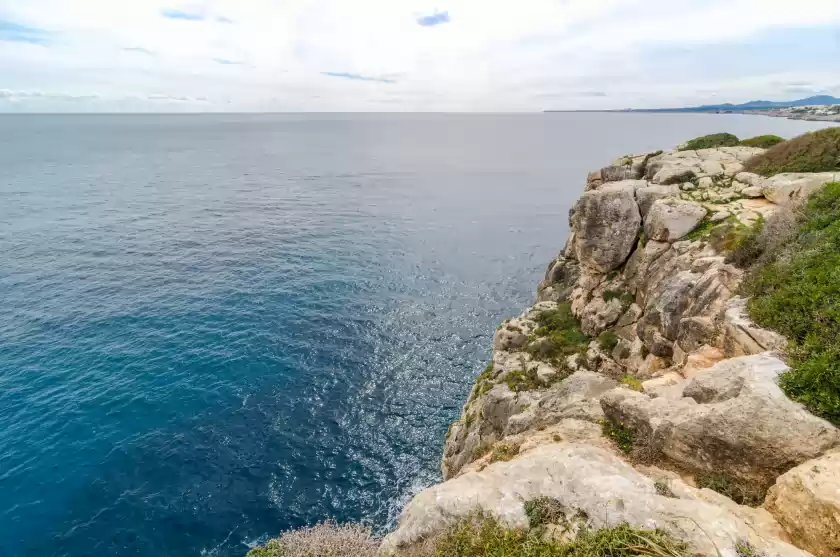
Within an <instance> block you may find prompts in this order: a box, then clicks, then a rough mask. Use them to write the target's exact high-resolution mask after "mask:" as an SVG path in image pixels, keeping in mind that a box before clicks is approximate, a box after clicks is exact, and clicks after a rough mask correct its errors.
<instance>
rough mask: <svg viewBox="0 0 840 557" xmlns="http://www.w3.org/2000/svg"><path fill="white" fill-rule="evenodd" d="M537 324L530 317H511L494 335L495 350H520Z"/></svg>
mask: <svg viewBox="0 0 840 557" xmlns="http://www.w3.org/2000/svg"><path fill="white" fill-rule="evenodd" d="M536 328H537V324H536V323H535V322H534V321H531V320H530V319H518V318H517V319H510V320H509V321H506V322H505V323H503V324H502V326H501V328H499V330H497V331H496V334H495V335H494V336H493V350H518V349H519V348H522V347H523V346H524V345H525V343H526V342H528V335H530V334H531V333H532V332H533V331H534V329H536Z"/></svg>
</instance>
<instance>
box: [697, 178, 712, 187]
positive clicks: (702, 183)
mask: <svg viewBox="0 0 840 557" xmlns="http://www.w3.org/2000/svg"><path fill="white" fill-rule="evenodd" d="M714 185H715V181H714V180H713V179H712V178H710V177H708V176H704V177H702V178H700V179H699V180H697V187H699V188H703V189H706V188H711V187H713V186H714Z"/></svg>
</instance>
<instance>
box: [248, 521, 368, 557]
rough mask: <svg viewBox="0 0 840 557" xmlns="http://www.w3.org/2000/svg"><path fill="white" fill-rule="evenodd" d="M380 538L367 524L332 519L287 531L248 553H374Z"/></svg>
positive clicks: (285, 556)
mask: <svg viewBox="0 0 840 557" xmlns="http://www.w3.org/2000/svg"><path fill="white" fill-rule="evenodd" d="M380 541H381V540H380V539H379V538H377V537H375V536H374V535H373V534H372V533H371V529H370V527H368V526H364V525H362V524H342V525H339V524H338V523H337V522H335V521H332V520H329V521H326V522H322V523H320V524H316V525H315V526H311V527H308V528H301V529H299V530H290V531H288V532H284V533H283V534H281V535H280V537H279V538H276V539H273V540H270V541H269V542H268V543H266V544H265V545H261V546H259V547H255V548H254V549H252V550H251V551H249V552H248V557H375V556H376V555H377V554H378V552H379V543H380Z"/></svg>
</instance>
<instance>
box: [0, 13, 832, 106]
mask: <svg viewBox="0 0 840 557" xmlns="http://www.w3.org/2000/svg"><path fill="white" fill-rule="evenodd" d="M814 94H833V95H835V96H840V0H796V1H795V2H794V1H790V0H519V1H517V2H511V1H508V0H506V1H501V0H432V1H427V0H199V1H186V2H181V1H179V0H0V112H88V111H91V112H169V111H172V112H239V111H243V112H247V111H260V112H262V111H271V112H295V111H361V112H377V111H389V112H393V111H446V112H449V111H451V112H460V111H468V112H472V111H476V112H495V111H505V112H506V111H510V112H518V111H541V110H545V109H621V108H629V107H633V108H654V107H677V106H690V105H697V104H707V103H721V102H728V101H731V102H744V101H747V100H753V99H769V100H786V99H795V98H801V97H806V96H810V95H814Z"/></svg>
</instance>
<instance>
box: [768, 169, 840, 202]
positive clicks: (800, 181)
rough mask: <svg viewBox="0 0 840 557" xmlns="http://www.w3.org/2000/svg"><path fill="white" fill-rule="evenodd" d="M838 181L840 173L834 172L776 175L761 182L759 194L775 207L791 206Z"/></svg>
mask: <svg viewBox="0 0 840 557" xmlns="http://www.w3.org/2000/svg"><path fill="white" fill-rule="evenodd" d="M838 180H840V173H834V172H818V173H784V174H776V175H775V176H771V177H770V178H767V179H765V180H764V181H763V182H762V185H761V192H762V194H763V195H764V197H766V198H767V199H768V200H770V201H771V202H773V203H775V204H777V205H793V204H796V203H798V202H800V201H802V200H803V199H805V198H806V197H808V196H809V195H811V194H812V193H814V192H815V191H817V190H818V189H820V188H821V187H823V186H824V185H825V184H827V183H828V182H835V181H838Z"/></svg>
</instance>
